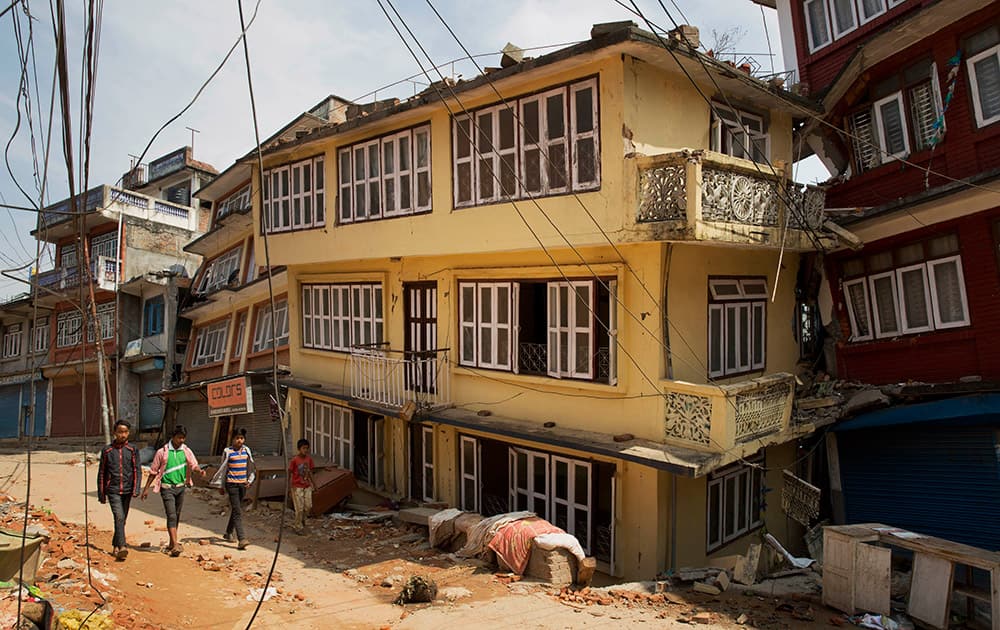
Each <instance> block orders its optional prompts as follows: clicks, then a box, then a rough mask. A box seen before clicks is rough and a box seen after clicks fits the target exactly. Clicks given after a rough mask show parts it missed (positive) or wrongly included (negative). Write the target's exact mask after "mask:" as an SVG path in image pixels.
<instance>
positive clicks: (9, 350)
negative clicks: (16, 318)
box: [3, 324, 23, 359]
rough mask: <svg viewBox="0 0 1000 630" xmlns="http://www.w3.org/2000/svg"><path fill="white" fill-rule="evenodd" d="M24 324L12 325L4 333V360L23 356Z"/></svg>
mask: <svg viewBox="0 0 1000 630" xmlns="http://www.w3.org/2000/svg"><path fill="white" fill-rule="evenodd" d="M21 328H22V324H11V325H10V326H7V327H6V328H4V331H3V358H5V359H9V358H11V357H18V356H21V338H22V337H23V333H22V331H21Z"/></svg>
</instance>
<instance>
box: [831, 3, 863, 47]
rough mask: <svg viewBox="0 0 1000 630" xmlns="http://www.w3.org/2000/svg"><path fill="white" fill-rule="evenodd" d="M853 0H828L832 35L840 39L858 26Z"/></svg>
mask: <svg viewBox="0 0 1000 630" xmlns="http://www.w3.org/2000/svg"><path fill="white" fill-rule="evenodd" d="M854 1H855V0H830V17H832V18H833V20H832V22H833V35H834V37H836V38H837V39H840V38H841V37H843V36H844V35H847V34H848V33H850V32H851V31H853V30H854V29H856V28H857V27H858V16H857V7H856V6H855V4H854Z"/></svg>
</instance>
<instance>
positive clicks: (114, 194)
mask: <svg viewBox="0 0 1000 630" xmlns="http://www.w3.org/2000/svg"><path fill="white" fill-rule="evenodd" d="M99 209H103V210H118V211H120V212H122V213H123V214H126V215H129V216H135V217H139V218H141V219H146V220H149V221H153V222H155V223H165V224H167V225H173V226H176V227H180V228H184V229H186V230H195V229H197V227H198V224H197V219H198V217H197V213H195V212H193V211H192V209H191V208H189V207H187V206H182V205H179V204H176V203H171V202H169V201H164V200H163V199H157V198H156V197H150V196H148V195H143V194H141V193H137V192H135V191H132V190H124V189H121V188H116V187H114V186H98V187H96V188H92V189H90V190H88V191H87V192H86V193H83V194H80V195H77V205H76V211H77V212H82V213H89V212H94V211H96V210H99ZM72 218H73V214H72V207H71V204H70V201H69V199H64V200H63V201H60V202H59V203H56V204H53V205H51V206H48V207H46V208H45V209H44V210H43V211H42V213H41V214H40V215H39V225H38V227H39V229H41V228H44V227H51V226H53V225H56V224H58V223H63V222H64V221H69V220H70V219H72Z"/></svg>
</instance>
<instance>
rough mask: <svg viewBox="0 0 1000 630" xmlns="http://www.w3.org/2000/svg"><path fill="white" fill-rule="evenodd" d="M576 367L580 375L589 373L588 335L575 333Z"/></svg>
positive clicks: (589, 352)
mask: <svg viewBox="0 0 1000 630" xmlns="http://www.w3.org/2000/svg"><path fill="white" fill-rule="evenodd" d="M574 337H575V338H576V366H575V369H576V371H577V372H579V373H580V374H589V373H590V356H591V351H590V333H576V335H574Z"/></svg>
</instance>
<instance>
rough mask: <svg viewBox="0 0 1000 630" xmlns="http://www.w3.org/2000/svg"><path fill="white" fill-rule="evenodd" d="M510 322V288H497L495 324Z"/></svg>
mask: <svg viewBox="0 0 1000 630" xmlns="http://www.w3.org/2000/svg"><path fill="white" fill-rule="evenodd" d="M509 322H510V287H507V286H498V287H497V323H500V324H507V323H509Z"/></svg>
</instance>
